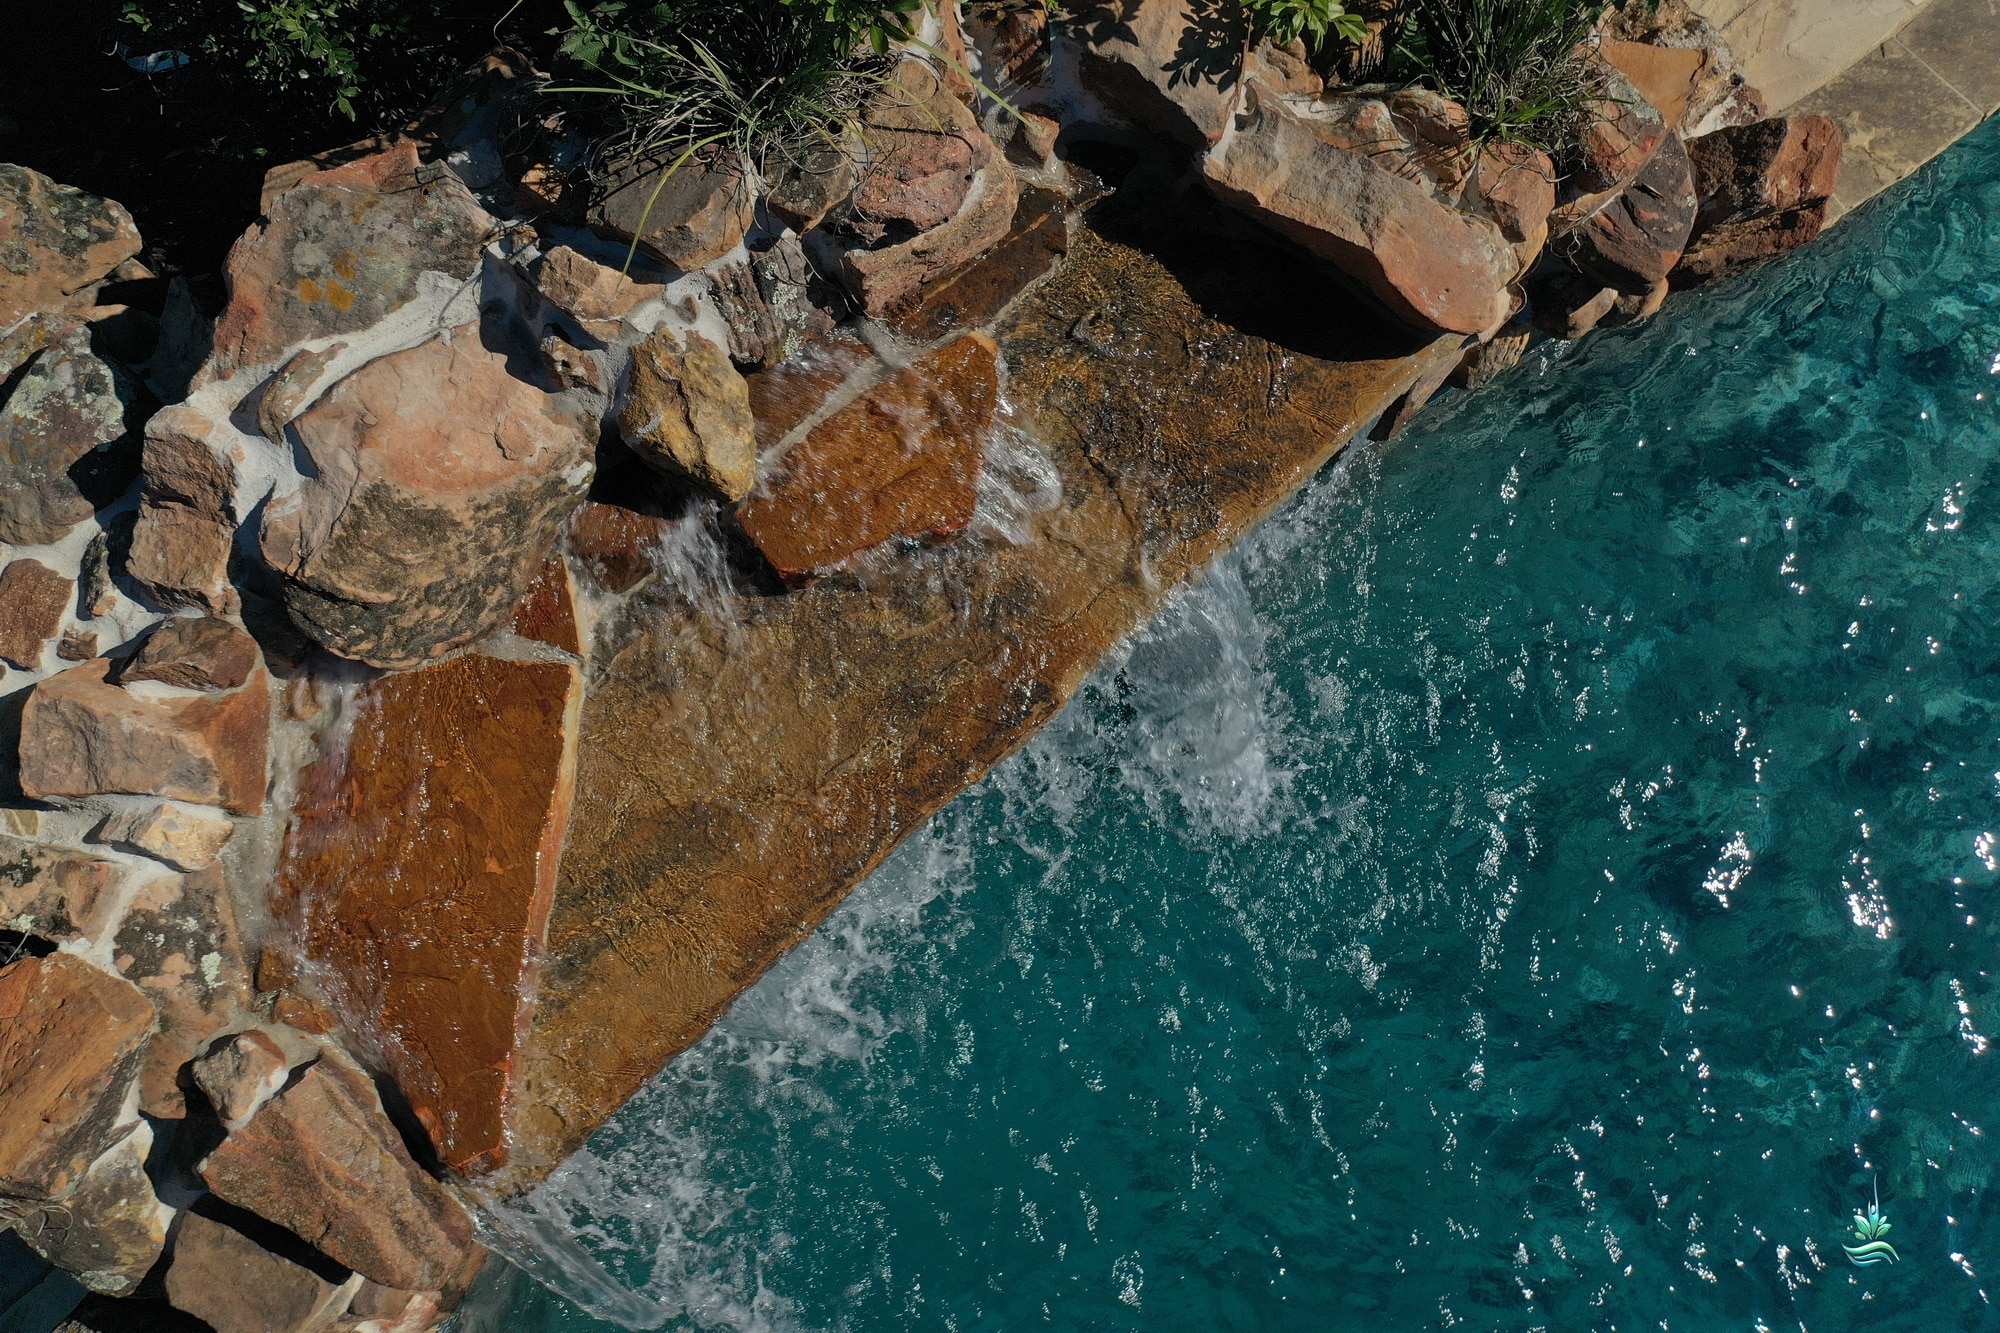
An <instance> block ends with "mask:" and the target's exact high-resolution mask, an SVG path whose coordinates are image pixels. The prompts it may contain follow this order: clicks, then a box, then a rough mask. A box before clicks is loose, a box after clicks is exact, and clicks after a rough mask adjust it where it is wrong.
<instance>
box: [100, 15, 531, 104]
mask: <svg viewBox="0 0 2000 1333" xmlns="http://www.w3.org/2000/svg"><path fill="white" fill-rule="evenodd" d="M507 9H508V3H507V0H488V2H487V3H457V2H452V0H433V2H432V3H429V4H411V3H408V2H407V0H125V4H124V7H123V12H122V18H123V22H124V23H125V24H128V25H130V29H131V30H132V31H133V34H134V38H135V39H139V38H143V39H144V40H145V41H147V42H149V43H156V44H158V45H159V46H160V47H162V48H166V49H172V50H178V51H182V52H185V53H186V54H187V55H188V56H189V57H191V62H190V64H191V66H192V68H193V69H194V70H195V71H196V73H197V74H199V75H200V76H202V77H203V78H206V79H213V80H215V81H217V82H219V83H222V84H225V85H229V86H233V87H235V88H237V89H240V90H242V91H245V92H249V93H251V94H252V95H254V96H256V97H257V98H258V100H260V101H263V102H265V103H267V104H268V105H269V107H270V109H271V110H272V111H276V112H280V113H281V114H282V112H283V111H284V110H286V109H296V111H297V112H298V113H302V114H308V115H310V114H313V113H314V112H316V111H318V110H319V109H320V108H325V109H327V110H330V111H332V112H334V113H335V114H337V115H339V116H340V117H341V118H343V119H345V120H348V121H364V122H368V123H371V124H374V123H380V122H382V121H384V120H388V119H393V118H395V117H397V116H400V115H406V114H408V113H409V112H411V111H413V110H415V109H416V108H417V107H420V106H422V105H423V104H424V102H425V101H427V100H428V99H429V98H430V97H431V96H432V95H433V94H435V93H436V91H437V89H438V87H439V86H440V85H441V84H442V83H443V82H444V80H445V79H447V78H448V77H450V75H451V74H452V73H453V72H454V71H455V69H456V68H457V66H458V65H459V64H461V63H463V62H464V61H465V60H467V59H469V58H471V56H472V55H474V54H476V53H477V51H478V49H480V48H482V47H484V46H488V45H491V44H492V41H493V34H492V28H493V25H494V23H495V22H496V20H499V19H500V18H501V17H502V16H503V15H504V14H505V13H506V11H507Z"/></svg>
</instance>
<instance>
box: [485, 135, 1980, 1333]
mask: <svg viewBox="0 0 2000 1333" xmlns="http://www.w3.org/2000/svg"><path fill="white" fill-rule="evenodd" d="M1555 350H1557V348H1556V347H1555V345H1544V347H1543V349H1542V353H1549V352H1553V351H1555ZM1996 394H2000V124H1990V125H1989V126H1988V127H1987V128H1985V129H1984V130H1982V131H1980V132H1978V133H1976V134H1975V135H1974V136H1972V137H1971V138H1970V139H1968V140H1966V141H1965V142H1964V143H1962V144H1960V145H1959V146H1958V147H1957V148H1955V149H1953V150H1952V151H1951V152H1950V153H1949V154H1947V155H1946V156H1945V157H1944V158H1943V159H1941V160H1940V161H1939V162H1937V163H1934V164H1933V165H1932V166H1931V167H1930V168H1928V169H1927V170H1926V171H1925V172H1923V173H1921V174H1920V175H1919V176H1918V177H1917V178H1914V179H1913V180H1911V181H1910V182H1907V183H1905V184H1904V185H1903V186H1901V187H1899V188H1898V189H1897V190H1896V191H1895V192H1893V193H1892V194H1891V195H1890V196H1888V197H1885V198H1883V199H1881V200H1878V201H1876V202H1875V203H1874V204H1872V205H1870V206H1868V207H1866V208H1864V209H1862V210H1861V211H1860V212H1859V213H1858V214H1856V215H1855V216H1854V217H1851V218H1849V219H1847V220H1846V221H1844V222H1843V223H1842V224H1841V225H1840V226H1839V227H1838V228H1837V229H1836V230H1835V231H1834V232H1833V233H1831V234H1830V235H1829V236H1828V237H1826V238H1825V239H1824V240H1823V241H1821V242H1820V243H1818V244H1817V245H1815V246H1813V247H1809V248H1808V249H1807V250H1805V251H1802V252H1800V253H1798V254H1796V255H1794V256H1792V257H1790V258H1788V259H1787V260H1785V261H1783V262H1781V263H1778V264H1774V265H1770V266H1767V267H1766V268H1764V269H1762V270H1761V271H1759V272H1757V273H1755V274H1754V275H1752V276H1751V277H1750V278H1748V279H1747V280H1740V279H1739V280H1737V281H1734V282H1731V283H1729V284H1725V285H1724V286H1722V287H1720V288H1718V289H1714V290H1710V291H1705V292H1700V293H1695V294H1692V295H1687V296H1682V297H1679V298H1676V300H1675V301H1674V302H1673V303H1672V304H1671V305H1670V306H1669V308H1668V310H1667V312H1666V313H1665V314H1664V315H1663V316H1661V317H1660V318H1658V319H1656V320H1655V321H1653V322H1652V323H1651V324H1649V325H1647V326H1644V327H1638V328H1628V329H1622V330H1617V331H1612V332H1606V333H1602V334H1599V335H1597V336H1596V337H1594V338H1592V339H1591V340H1589V341H1588V342H1586V343H1584V344H1581V345H1579V346H1577V347H1575V348H1574V349H1572V350H1569V351H1568V353H1567V354H1566V355H1560V356H1552V355H1546V354H1538V355H1533V356H1531V358H1530V361H1529V363H1528V364H1526V365H1524V366H1523V367H1522V368H1521V369H1519V370H1518V371H1516V372H1514V373H1513V374H1511V375H1510V376H1508V377H1507V378H1506V379H1505V380H1504V381H1503V382H1502V383H1500V384H1499V385H1496V386H1494V387H1493V388H1491V389H1488V390H1486V391H1484V392H1482V393H1479V394H1477V395H1471V396H1463V397H1459V398H1456V399H1453V400H1451V401H1448V402H1445V403H1442V404H1440V405H1438V406H1436V407H1433V408H1432V409H1431V410H1430V411H1429V412H1428V413H1427V414H1426V415H1425V417H1424V419H1423V420H1422V422H1421V423H1420V425H1419V427H1418V428H1417V429H1415V430H1413V431H1412V432H1411V433H1410V434H1408V435H1407V436H1406V437H1404V438H1403V439H1402V440H1399V441H1397V442H1396V443H1394V444H1392V445H1389V446H1386V447H1381V446H1370V447H1368V448H1365V449H1361V450H1358V451H1356V452H1354V453H1352V454H1351V455H1350V456H1349V457H1348V458H1347V459H1346V460H1345V461H1344V462H1343V463H1341V464H1340V465H1339V466H1338V467H1337V468H1335V469H1333V470H1330V471H1329V472H1328V473H1327V474H1326V475H1323V476H1321V477H1320V478H1318V479H1317V480H1316V481H1315V482H1314V483H1313V484H1312V485H1311V486H1310V487H1308V488H1307V490H1306V491H1305V492H1304V493H1303V494H1301V495H1300V496H1299V497H1297V499H1296V500H1294V501H1293V502H1292V503H1291V504H1289V505H1288V506H1287V507H1286V508H1285V509H1284V510H1283V511H1282V512H1281V513H1280V514H1279V515H1278V516H1277V517H1275V518H1274V519H1272V520H1271V521H1270V522H1269V523H1267V524H1266V525H1265V526H1264V527H1263V528H1262V529H1260V530H1259V532H1258V533H1257V534H1256V535H1255V536H1254V537H1253V538H1252V539H1251V540H1250V541H1249V542H1248V543H1246V544H1245V545H1244V546H1243V547H1242V548H1241V549H1239V550H1238V551H1237V552H1235V553H1233V554H1232V555H1231V556H1229V557H1228V558H1226V559H1225V560H1223V561H1222V562H1221V563H1220V564H1219V565H1218V566H1217V567H1216V568H1214V569H1213V570H1212V571H1211V572H1210V573H1209V574H1208V575H1207V576H1205V578H1204V579H1203V580H1202V581H1201V582H1200V583H1199V584H1197V585H1196V586H1194V587H1192V588H1190V589H1187V590H1185V591H1184V592H1182V593H1181V594H1178V595H1177V596H1176V597H1175V598H1174V599H1173V600H1172V601H1171V602H1170V604H1169V605H1168V606H1167V608H1166V609H1165V610H1164V611H1163V612H1162V613H1161V614H1160V616H1159V617H1158V619H1157V621H1156V622H1155V623H1154V624H1153V625H1152V626H1151V627H1150V628H1148V629H1147V630H1146V631H1145V632H1143V633H1142V634H1140V635H1138V636H1137V637H1136V638H1135V639H1134V641H1132V642H1131V643H1130V644H1129V645H1127V646H1126V647H1125V648H1124V649H1123V650H1121V652H1120V653H1119V654H1118V656H1117V657H1116V659H1115V660H1114V661H1112V662H1110V663H1107V664H1106V665H1105V666H1104V667H1103V668H1102V669H1101V670H1099V671H1098V672H1097V673H1096V675H1095V676H1094V677H1093V678H1092V680H1091V682H1090V683H1089V685H1088V686H1087V688H1086V689H1085V690H1084V691H1083V692H1082V693H1081V694H1080V695H1079V697H1078V698H1077V700H1076V701H1075V702H1074V703H1073V704H1072V706H1071V707H1070V708H1069V709H1068V710H1067V711H1066V712H1065V713H1064V714H1063V715H1062V716H1061V717H1060V718H1059V719H1058V720H1057V721H1056V722H1055V723H1054V724H1053V725H1052V726H1050V727H1049V728H1048V730H1047V731H1046V732H1045V733H1044V734H1043V735H1041V736H1040V737H1038V738H1037V739H1036V740H1035V741H1034V742H1033V743H1032V744H1031V745H1030V746H1029V747H1028V748H1027V750H1026V751H1025V752H1023V753H1022V754H1020V755H1017V756H1016V757H1015V758H1014V759H1012V760H1010V761H1009V762H1008V763H1006V764H1005V765H1003V766H1002V767H1001V768H1000V769H999V770H998V771H996V772H995V773H994V774H993V775H992V776H991V777H989V778H988V779H987V780H986V781H984V782H982V783H981V784H980V785H979V786H978V787H976V788H975V789H974V790H973V791H971V792H969V793H968V794H967V795H965V796H964V797H963V798H961V799H960V800H959V801H957V802H956V803H954V804H953V805H952V806H951V807H949V808H948V809H947V810H946V811H944V812H943V813H942V814H941V815H940V816H939V817H938V818H937V819H935V820H934V821H933V822H932V824H931V825H930V826H929V827H928V828H927V829H926V830H925V831H924V832H923V833H921V834H920V835H919V836H917V837H916V838H914V839H913V840H912V841H911V842H910V843H909V844H908V845H907V846H906V847H905V848H903V849H902V850H901V851H900V852H899V853H898V854H897V855H896V856H895V857H894V858H893V859H892V860H891V862H890V863H889V864H888V865H887V866H886V867H885V868H884V869H883V870H882V871H881V872H880V873H879V874H878V875H876V876H875V877H874V878H873V879H872V880H871V881H870V882H869V883H868V884H867V885H865V886H864V887H863V888H862V889H861V890H860V891H858V893H857V894H856V896H855V898H854V899H853V900H852V901H851V902H850V903H849V904H848V905H847V906H846V907H845V908H843V910H842V911H841V912H840V913H839V914H838V915H837V916H836V917H835V918H834V919H833V920H832V921H831V922H830V923H829V924H828V925H827V927H826V928H825V929H823V930H822V931H820V932H819V933H818V934H817V935H816V936H815V937H814V938H813V939H812V940H810V941H809V942H808V943H807V944H806V945H805V946H803V947H802V948H801V949H800V950H798V951H797V952H796V953H795V954H794V955H792V956H791V957H789V958H788V959H786V960H785V962H784V963H783V964H781V965H780V966H779V967H778V968H777V969H776V970H775V971H774V972H773V973H772V974H771V975H770V976H768V977H767V978H766V979H765V980H764V981H763V982H762V983H760V984H759V985H758V986H757V987H756V988H754V989H753V990H752V991H750V992H749V993H748V994H746V995H745V996H744V997H743V999H742V1000H741V1001H740V1002H739V1003H738V1004H737V1005H736V1006H735V1008H734V1009H733V1010H732V1011H731V1012H730V1013H729V1014H728V1015H727V1016H726V1018H725V1019H724V1020H723V1021H722V1023H721V1024H720V1025H719V1026H718V1028H717V1029H716V1030H715V1031H714V1032H713V1033H712V1034H711V1035H710V1036H709V1037H708V1038H707V1039H706V1040H704V1041H703V1042H702V1043H701V1044H700V1045H699V1046H698V1047H696V1048H695V1049H693V1050H692V1051H690V1052H688V1053H687V1054H686V1055H684V1056H683V1057H681V1058H680V1059H679V1060H677V1061H676V1062H675V1063H674V1064H673V1065H672V1066H671V1067H670V1068H669V1069H668V1070H667V1071H666V1073H665V1074H663V1075H662V1076H661V1078H660V1079H658V1080H657V1081H656V1082H655V1083H654V1084H653V1085H652V1086H651V1087H649V1088H648V1089H647V1090H646V1091H645V1092H644V1093H643V1094H642V1095H641V1096H640V1097H638V1098H637V1099H635V1100H634V1101H633V1102H632V1103H631V1104H630V1105H629V1106H627V1107H626V1108H625V1109H624V1110H623V1111H622V1112H621V1113H620V1114H619V1115H618V1116H617V1117H616V1118H615V1119H614V1120H613V1121H612V1122H611V1123H610V1124H609V1125H608V1126H607V1127H606V1128H605V1129H604V1130H603V1131H602V1132H601V1133H600V1134H599V1135H598V1136H597V1138H596V1139H595V1140H594V1141H593V1142H592V1144H591V1146H590V1148H589V1149H588V1150H587V1151H586V1152H585V1153H584V1154H582V1155H580V1156H579V1157H578V1158H577V1159H576V1160H575V1161H573V1162H572V1163H570V1164H569V1165H568V1166H566V1167H565V1168H564V1169H563V1171H561V1172H560V1173H558V1175H557V1176H556V1177H555V1178H554V1179H553V1180H551V1182H550V1183H549V1184H548V1185H547V1186H545V1187H544V1188H543V1189H542V1190H541V1191H539V1192H538V1193H537V1194H536V1195H535V1196H533V1198H532V1199H531V1201H530V1202H529V1204H528V1205H527V1206H526V1207H525V1208H523V1209H522V1210H520V1211H519V1212H517V1213H516V1214H514V1215H513V1216H512V1217H511V1219H509V1220H508V1223H507V1224H508V1226H510V1227H511V1228H513V1230H514V1234H515V1235H516V1237H517V1238H519V1237H532V1236H535V1235H537V1234H538V1235H539V1240H538V1241H536V1244H537V1245H538V1247H539V1254H538V1257H537V1258H536V1259H535V1260H534V1261H533V1262H534V1266H535V1267H536V1268H537V1271H538V1272H540V1273H541V1274H542V1275H543V1276H544V1277H545V1278H546V1279H547V1280H549V1281H550V1282H553V1283H555V1284H556V1285H558V1286H559V1287H561V1288H563V1289H564V1290H565V1291H566V1292H567V1293H568V1295H569V1297H570V1298H572V1299H565V1298H562V1297H558V1296H556V1295H554V1294H552V1293H551V1292H549V1291H547V1290H545V1289H544V1288H543V1287H542V1286H540V1285H538V1284H537V1283H535V1282H532V1281H529V1280H527V1279H525V1278H521V1277H518V1276H510V1273H511V1270H505V1269H503V1268H502V1266H499V1265H495V1266H494V1270H493V1272H492V1273H490V1274H489V1275H488V1278H487V1279H486V1281H485V1282H484V1283H483V1285H482V1287H481V1289H480V1290H479V1292H478V1293H477V1294H476V1296H475V1299H474V1300H473V1301H472V1302H471V1303H470V1304H469V1306H468V1308H467V1311H466V1314H465V1316H464V1319H463V1321H462V1322H463V1326H464V1327H465V1328H466V1329H468V1330H470V1331H472V1333H481V1331H483V1330H489V1329H490V1330H502V1329H504V1330H508V1333H557V1331H559V1330H560V1331H563V1333H576V1331H580V1330H594V1329H599V1328H609V1327H613V1326H614V1325H612V1324H609V1323H605V1322H603V1321H602V1320H600V1319H599V1318H598V1317H597V1316H599V1315H602V1316H610V1317H614V1318H616V1319H618V1320H620V1321H622V1322H624V1323H627V1324H649V1323H656V1322H659V1321H661V1320H665V1321H666V1322H668V1323H669V1324H671V1325H672V1326H675V1327H691V1328H737V1329H792V1328H797V1329H838V1330H852V1331H853V1333H863V1331H870V1330H889V1329H897V1330H901V1329H948V1330H970V1329H974V1328H979V1329H987V1328H992V1329H1003V1328H1004V1329H1014V1328H1039V1327H1049V1328H1058V1329H1102V1330H1141V1329H1143V1330H1190V1331H1193V1330H1203V1331H1205V1333H1206V1331H1213V1330H1238V1329H1242V1330H1249V1329H1257V1330H1264V1329H1318V1330H1350V1329H1353V1330H1370V1331H1371V1333H1376V1331H1382V1330H1406V1329H1408V1330H1415V1329H1443V1328H1453V1327H1463V1328H1468V1329H1480V1330H1485V1329H1494V1330H1509V1331H1515V1330H1518V1331H1520V1333H1527V1331H1528V1330H1536V1329H1544V1330H1563V1331H1568V1330H1635V1331H1636V1330H1673V1331H1675V1333H1678V1331H1680V1330H1693V1331H1705V1330H1743V1331H1744V1333H1750V1331H1751V1330H1766V1331H1770V1330H1790V1329H1794V1328H1798V1329H1804V1330H1810V1331H1811V1333H1833V1331H1834V1330H1844V1329H1862V1328H1867V1329H1871V1330H1902V1329H1913V1330H1914V1329H1926V1330H1936V1329H1974V1328H1989V1327H2000V1317H1996V1315H1995V1314H1994V1312H1993V1305H1992V1296H1993V1295H1994V1294H1995V1287H1994V1283H1995V1281H1996V1279H2000V1214H1996V1209H1995V1207H1994V1205H1993V1203H1992V1202H1991V1201H1990V1192H1989V1187H1990V1185H1991V1183H1992V1177H1993V1174H1994V1168H1995V1155H1994V1148H1993V1143H1994V1139H1995V1137H1996V1136H2000V1051H1996V1050H1994V1049H1992V1048H1991V1044H1990V1043H1991V1041H1992V1040H1993V1038H1994V1037H1995V1036H1996V1035H2000V1012H1996V1009H2000V997H1997V996H1996V984H1995V979H1994V973H1995V971H1996V969H2000V954H1996V942H2000V933H1996V927H2000V901H1996V900H1995V892H1994V890H1995V885H1996V881H2000V495H1996V493H1995V492H1994V491H1993V490H1992V488H1991V483H1992V482H1993V481H1995V480H2000V474H1996V464H2000V416H1996V410H1995V397H1996ZM1878 1182H1879V1189H1880V1194H1881V1200H1882V1205H1883V1211H1884V1213H1885V1214H1886V1215H1887V1216H1888V1217H1889V1218H1890V1219H1892V1221H1893V1224H1894V1227H1893V1230H1892V1231H1891V1232H1890V1234H1889V1237H1888V1239H1890V1240H1891V1241H1892V1242H1893V1243H1894V1244H1895V1246H1896V1248H1897V1250H1898V1252H1899V1253H1900V1255H1901V1261H1900V1262H1899V1263H1897V1264H1894V1265H1881V1266H1875V1267H1869V1268H1859V1267H1855V1266H1854V1265H1852V1264H1850V1263H1849V1262H1848V1260H1847V1259H1846V1257H1845V1256H1844V1255H1843V1253H1842V1249H1841V1246H1842V1244H1843V1242H1852V1241H1853V1240H1854V1237H1853V1236H1852V1234H1851V1233H1850V1232H1849V1230H1848V1228H1849V1225H1850V1222H1849V1215H1850V1214H1851V1213H1852V1212H1853V1211H1854V1210H1855V1209H1856V1208H1857V1207H1860V1206H1863V1205H1865V1204H1866V1202H1867V1201H1868V1199H1869V1195H1870V1191H1871V1188H1872V1187H1874V1186H1875V1185H1876V1184H1877V1183H1878ZM536 1228H540V1230H539V1233H537V1232H536ZM517 1243H518V1241H517ZM517 1252H522V1251H517ZM586 1259H587V1260H588V1262H585V1260H586ZM593 1266H600V1267H593ZM593 1310H594V1311H595V1312H596V1314H595V1315H593V1314H592V1313H590V1311H593Z"/></svg>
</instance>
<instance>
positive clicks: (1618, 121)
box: [1556, 65, 1669, 226]
mask: <svg viewBox="0 0 2000 1333" xmlns="http://www.w3.org/2000/svg"><path fill="white" fill-rule="evenodd" d="M1598 71H1599V75H1600V77H1601V79H1602V81H1603V83H1604V95H1603V96H1602V97H1601V98H1599V99H1598V100H1597V101H1596V102H1594V103H1592V105H1591V107H1590V108H1589V111H1588V114H1586V116H1585V117H1584V123H1583V131H1582V134H1581V136H1580V138H1579V141H1578V143H1577V148H1576V159H1575V162H1574V164H1573V165H1572V168H1571V170H1570V172H1569V174H1568V175H1567V176H1566V177H1565V178H1564V179H1563V182H1562V203H1561V207H1560V208H1559V209H1558V211H1557V214H1556V217H1557V222H1558V225H1559V226H1568V225H1570V224H1572V223H1575V222H1578V221H1581V220H1582V219H1584V218H1586V217H1588V216H1590V214H1592V213H1594V212H1596V211H1597V210H1598V209H1600V208H1602V207H1603V206H1604V205H1605V204H1607V203H1609V202H1610V201H1611V200H1613V199H1615V198H1617V197H1618V196H1619V195H1621V194H1623V193H1624V192H1625V189H1626V187H1627V186H1629V185H1631V184H1632V182H1633V181H1635V180H1637V179H1638V178H1639V173H1640V172H1641V171H1644V170H1645V169H1646V164H1647V163H1648V162H1651V161H1652V160H1653V154H1654V153H1657V152H1659V151H1660V145H1661V144H1663V143H1665V142H1666V141H1667V135H1668V134H1669V130H1668V128H1667V122H1666V120H1665V118H1664V117H1662V116H1661V115H1660V113H1659V111H1658V110H1656V109H1655V108H1654V106H1653V104H1652V103H1651V102H1648V101H1647V100H1646V99H1645V98H1644V97H1642V96H1640V94H1639V90H1638V89H1637V88H1634V87H1633V86H1632V84H1631V81H1630V80H1629V79H1627V78H1626V77H1625V76H1624V75H1623V74H1620V73H1619V72H1618V71H1617V70H1616V69H1614V68H1613V67H1611V66H1610V65H1599V66H1598Z"/></svg>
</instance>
